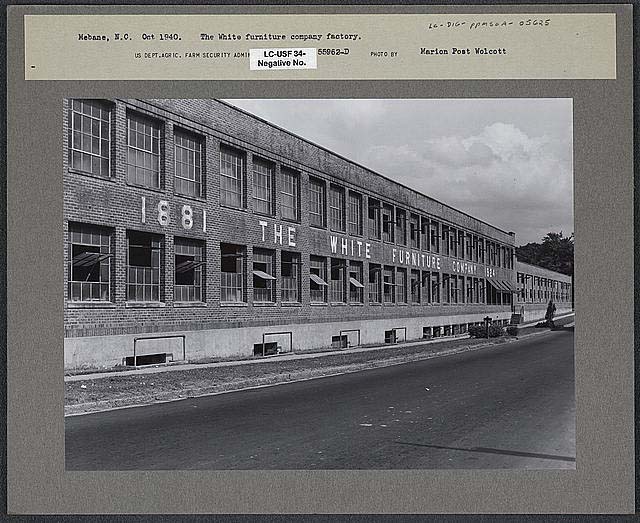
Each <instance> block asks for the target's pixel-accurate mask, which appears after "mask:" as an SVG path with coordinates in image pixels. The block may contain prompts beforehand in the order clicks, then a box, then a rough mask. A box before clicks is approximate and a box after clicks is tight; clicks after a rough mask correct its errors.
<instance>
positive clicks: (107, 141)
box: [70, 100, 111, 178]
mask: <svg viewBox="0 0 640 523" xmlns="http://www.w3.org/2000/svg"><path fill="white" fill-rule="evenodd" d="M110 159H111V111H109V109H108V108H106V107H104V106H103V105H102V104H101V103H99V102H96V101H94V100H73V101H72V102H71V159H70V161H71V168H72V169H76V170H78V171H83V172H85V173H90V174H94V175H96V176H102V177H103V178H109V177H110V176H111V162H110Z"/></svg>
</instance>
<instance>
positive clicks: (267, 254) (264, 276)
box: [251, 249, 276, 302]
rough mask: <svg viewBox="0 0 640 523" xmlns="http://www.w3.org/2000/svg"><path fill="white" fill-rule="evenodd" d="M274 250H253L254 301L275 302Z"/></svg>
mask: <svg viewBox="0 0 640 523" xmlns="http://www.w3.org/2000/svg"><path fill="white" fill-rule="evenodd" d="M274 255H275V253H274V251H271V250H266V249H254V251H253V268H252V271H251V272H252V274H253V301H254V302H274V301H275V295H274V288H275V285H274V283H273V282H274V280H275V279H276V278H275V277H274V276H273V272H274V270H273V269H274V261H273V260H274Z"/></svg>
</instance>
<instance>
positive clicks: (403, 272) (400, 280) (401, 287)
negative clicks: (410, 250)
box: [396, 269, 407, 303]
mask: <svg viewBox="0 0 640 523" xmlns="http://www.w3.org/2000/svg"><path fill="white" fill-rule="evenodd" d="M397 273H398V274H397V276H396V290H397V291H398V303H407V269H398V270H397Z"/></svg>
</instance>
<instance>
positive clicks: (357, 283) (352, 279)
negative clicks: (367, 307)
mask: <svg viewBox="0 0 640 523" xmlns="http://www.w3.org/2000/svg"><path fill="white" fill-rule="evenodd" d="M349 283H351V285H353V286H354V287H358V289H364V285H362V283H360V282H359V281H358V280H356V279H355V278H349Z"/></svg>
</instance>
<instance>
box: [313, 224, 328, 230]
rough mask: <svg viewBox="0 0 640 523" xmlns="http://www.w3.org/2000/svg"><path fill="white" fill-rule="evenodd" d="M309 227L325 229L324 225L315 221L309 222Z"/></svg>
mask: <svg viewBox="0 0 640 523" xmlns="http://www.w3.org/2000/svg"><path fill="white" fill-rule="evenodd" d="M309 227H311V228H313V229H322V230H326V229H327V226H326V225H316V224H315V223H310V224H309Z"/></svg>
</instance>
